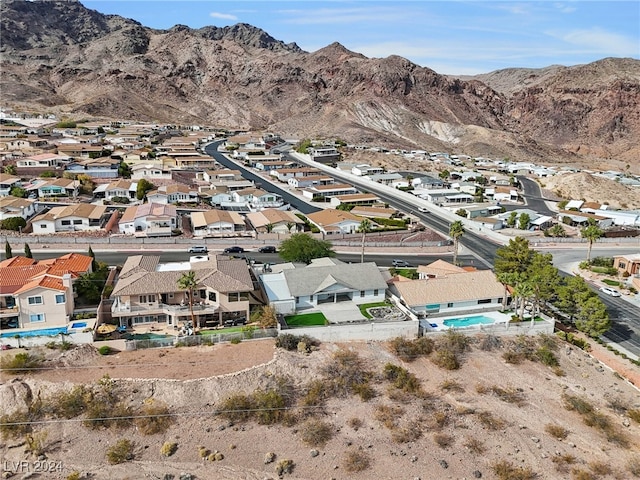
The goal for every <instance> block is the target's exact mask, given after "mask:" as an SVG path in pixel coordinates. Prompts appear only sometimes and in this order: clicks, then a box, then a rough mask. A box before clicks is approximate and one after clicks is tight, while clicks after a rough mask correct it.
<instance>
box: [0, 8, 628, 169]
mask: <svg viewBox="0 0 640 480" xmlns="http://www.w3.org/2000/svg"><path fill="white" fill-rule="evenodd" d="M0 8H1V13H2V15H1V19H0V21H1V23H2V42H1V43H2V47H1V48H0V53H1V54H2V64H1V66H2V71H1V72H0V87H1V88H2V91H3V92H4V93H3V103H5V104H6V105H9V106H11V105H15V106H18V107H22V108H26V107H27V106H28V107H31V108H41V109H45V110H47V109H50V110H53V111H54V113H55V112H60V113H64V114H67V115H74V116H103V117H108V118H132V119H137V120H141V121H144V120H148V121H165V122H181V123H208V124H215V125H217V126H220V127H226V128H232V129H270V130H274V131H279V132H281V133H283V134H285V135H290V136H298V137H302V136H323V135H325V136H334V137H335V136H337V137H341V138H344V139H346V140H348V141H351V142H367V141H369V142H374V143H379V144H381V145H389V146H407V145H415V146H418V147H420V148H433V149H444V148H449V149H451V148H454V147H455V148H459V149H465V150H467V151H469V152H470V153H473V154H476V155H493V156H502V157H509V158H512V159H525V158H526V159H530V160H542V159H545V158H549V157H553V158H557V159H558V160H559V161H571V160H572V159H573V158H575V157H576V156H585V155H586V156H595V157H598V158H609V157H612V156H615V157H617V158H620V159H622V160H627V161H635V162H637V161H638V158H640V156H639V155H638V153H639V152H638V147H637V146H636V145H635V144H636V143H637V142H636V141H635V140H634V139H635V138H638V137H639V136H640V106H639V105H640V61H637V60H634V59H603V60H600V61H598V62H594V63H592V64H587V65H581V66H575V67H561V66H557V67H556V66H551V67H546V68H545V69H537V70H536V69H530V70H527V71H522V70H519V69H506V70H504V71H497V72H490V73H489V74H483V75H478V76H474V77H456V78H454V77H451V76H446V75H440V74H438V73H437V72H435V71H433V70H431V69H429V68H427V67H421V66H419V65H416V64H415V63H413V62H411V61H409V60H407V59H405V58H403V57H400V56H397V55H391V56H388V57H385V58H367V57H365V56H364V55H362V54H359V53H356V52H352V51H350V50H348V49H347V48H345V47H344V46H343V45H341V44H339V43H337V42H333V43H331V44H329V45H327V46H326V47H324V48H321V49H319V50H317V51H315V52H305V51H304V50H302V49H300V47H298V45H297V44H295V43H288V44H286V43H284V42H281V41H279V40H276V39H274V38H273V37H272V36H271V35H269V34H268V33H267V32H265V31H263V30H261V29H259V28H257V27H254V26H251V25H248V24H243V23H239V24H236V25H232V26H229V27H214V26H206V27H202V28H200V29H192V28H190V27H186V26H183V25H176V26H174V27H172V28H171V29H168V30H157V29H151V28H148V27H144V26H142V25H141V24H140V23H138V22H136V21H134V20H129V19H125V18H123V17H119V16H117V15H104V14H101V13H99V12H97V11H95V10H89V9H87V8H85V7H84V6H82V4H81V3H79V2H56V1H37V2H27V1H25V0H7V1H6V2H3V3H2V6H1V7H0ZM65 19H67V20H66V21H65ZM68 19H71V20H68ZM527 79H528V81H527V82H525V80H527ZM434 122H435V123H434ZM438 123H442V124H447V125H449V127H447V128H448V130H450V131H451V132H455V134H454V135H453V138H449V137H447V139H444V138H441V136H438V135H435V136H434V135H433V134H432V133H433V131H434V129H433V125H435V124H438ZM436 130H437V129H436ZM430 132H431V133H430ZM470 149H473V151H472V150H470Z"/></svg>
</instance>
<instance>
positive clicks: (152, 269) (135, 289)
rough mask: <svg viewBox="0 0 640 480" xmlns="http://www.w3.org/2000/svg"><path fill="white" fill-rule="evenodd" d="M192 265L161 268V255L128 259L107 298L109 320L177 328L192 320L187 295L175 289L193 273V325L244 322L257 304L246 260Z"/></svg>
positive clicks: (212, 260) (214, 259)
mask: <svg viewBox="0 0 640 480" xmlns="http://www.w3.org/2000/svg"><path fill="white" fill-rule="evenodd" d="M193 260H194V261H189V262H179V263H168V264H161V263H160V257H159V256H142V255H136V256H131V257H129V258H128V259H127V260H126V262H125V263H124V265H123V267H122V270H121V272H120V274H119V276H118V281H117V282H116V284H115V286H114V289H113V292H112V293H111V298H113V299H114V302H113V306H112V309H111V314H112V316H113V318H115V319H117V320H118V321H119V322H120V325H123V326H127V327H134V326H137V325H142V324H144V325H148V324H152V323H162V324H166V325H170V326H173V327H174V328H176V329H177V328H178V327H179V326H180V325H181V324H184V323H186V322H189V321H191V308H190V306H189V304H190V299H189V292H188V291H186V290H181V289H180V288H178V281H179V280H180V278H181V277H182V276H183V275H184V274H185V273H188V272H190V271H193V272H195V276H196V281H197V287H196V289H195V291H194V292H193V293H194V295H193V298H191V304H192V305H193V314H194V316H195V323H196V325H198V326H203V327H204V326H208V325H209V326H210V325H219V324H224V322H225V321H227V320H240V319H244V320H247V319H248V318H249V313H250V305H251V304H255V303H258V299H257V297H256V295H255V293H256V292H255V288H254V283H253V279H252V277H251V273H250V272H249V267H248V265H247V263H246V261H245V260H243V259H231V258H229V257H226V256H210V257H205V258H198V259H193Z"/></svg>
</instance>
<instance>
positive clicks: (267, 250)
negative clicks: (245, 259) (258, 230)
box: [258, 245, 276, 253]
mask: <svg viewBox="0 0 640 480" xmlns="http://www.w3.org/2000/svg"><path fill="white" fill-rule="evenodd" d="M258 251H259V252H260V253H276V247H274V246H273V245H265V246H264V247H260V248H259V249H258Z"/></svg>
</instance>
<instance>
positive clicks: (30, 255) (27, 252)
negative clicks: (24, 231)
mask: <svg viewBox="0 0 640 480" xmlns="http://www.w3.org/2000/svg"><path fill="white" fill-rule="evenodd" d="M24 256H25V257H27V258H33V253H31V247H30V246H29V244H28V243H25V244H24Z"/></svg>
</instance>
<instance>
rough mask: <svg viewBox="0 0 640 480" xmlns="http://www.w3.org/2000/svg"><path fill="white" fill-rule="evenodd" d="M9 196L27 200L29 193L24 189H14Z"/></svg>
mask: <svg viewBox="0 0 640 480" xmlns="http://www.w3.org/2000/svg"><path fill="white" fill-rule="evenodd" d="M9 195H11V196H14V197H18V198H26V196H27V191H26V190H25V189H24V188H22V187H13V188H12V189H11V191H10V192H9Z"/></svg>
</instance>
